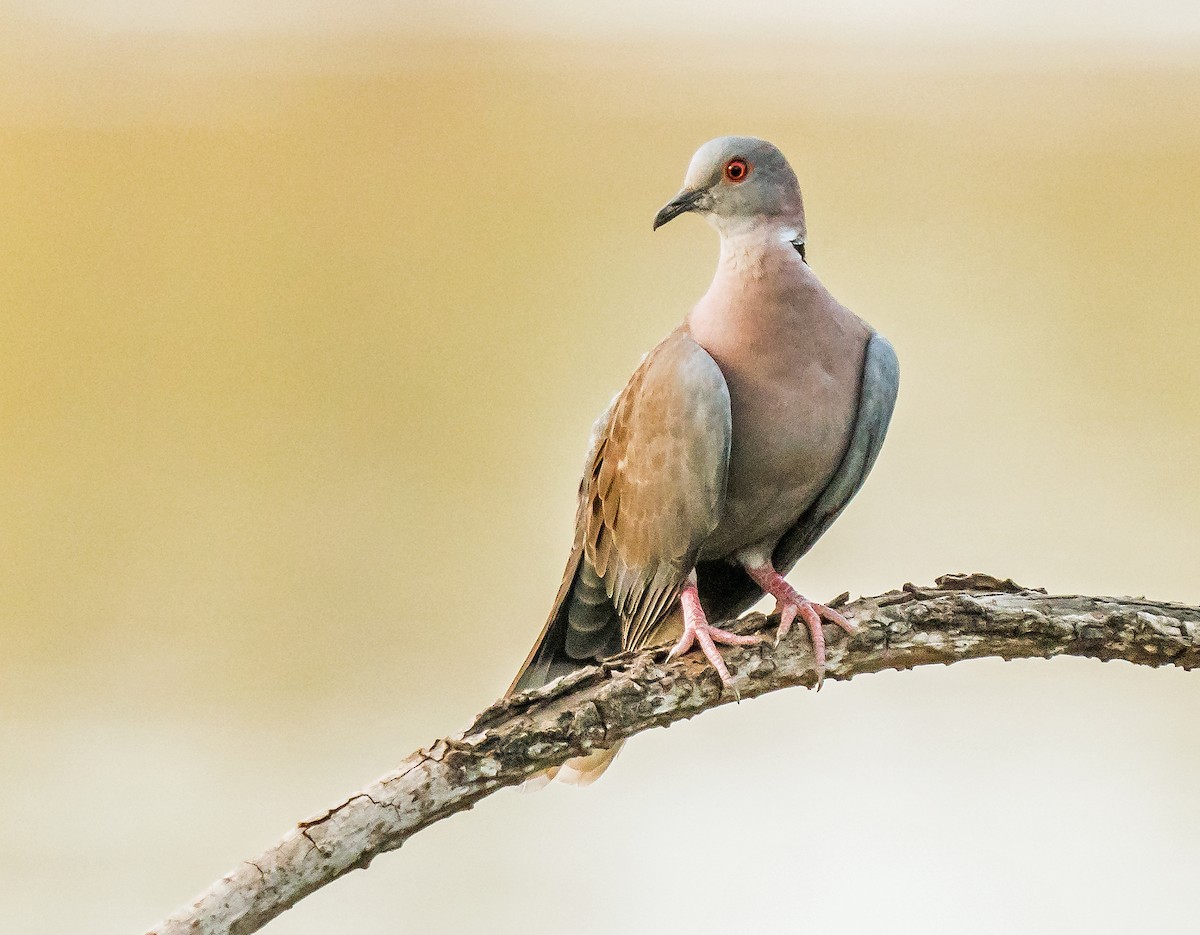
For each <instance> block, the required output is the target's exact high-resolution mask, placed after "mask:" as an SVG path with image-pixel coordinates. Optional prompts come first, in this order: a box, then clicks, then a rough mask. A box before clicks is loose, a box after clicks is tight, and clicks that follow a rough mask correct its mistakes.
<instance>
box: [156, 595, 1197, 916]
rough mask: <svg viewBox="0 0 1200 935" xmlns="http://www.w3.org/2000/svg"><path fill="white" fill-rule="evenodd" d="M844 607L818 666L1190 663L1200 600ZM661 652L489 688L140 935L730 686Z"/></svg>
mask: <svg viewBox="0 0 1200 935" xmlns="http://www.w3.org/2000/svg"><path fill="white" fill-rule="evenodd" d="M846 597H847V595H843V596H842V597H841V598H840V599H839V600H838V601H835V602H833V603H834V604H835V605H837V604H839V603H842V602H844V601H845V598H846ZM843 613H844V614H846V616H848V617H849V618H851V619H853V620H854V621H855V622H857V623H858V625H859V629H858V632H857V633H856V634H855V635H854V636H853V637H852V638H851V639H849V640H848V641H847V640H843V639H839V638H836V637H835V639H834V640H832V641H831V645H830V647H829V651H828V664H827V669H826V678H831V679H839V680H842V679H850V678H853V677H854V676H856V675H860V674H863V673H868V672H878V671H880V670H882V669H911V668H913V667H914V666H919V665H929V664H931V663H943V664H949V663H952V662H960V661H962V660H965V659H978V658H981V657H985V656H999V657H1001V658H1002V659H1022V658H1050V657H1053V656H1083V657H1087V658H1092V659H1101V660H1105V661H1107V660H1109V659H1124V660H1126V661H1128V662H1132V663H1136V664H1138V665H1148V666H1160V665H1168V664H1174V665H1177V666H1181V667H1183V668H1185V669H1191V668H1194V667H1196V666H1197V665H1200V607H1189V606H1186V605H1182V604H1170V603H1163V602H1160V601H1148V600H1144V599H1134V598H1106V597H1081V596H1066V597H1051V596H1049V595H1047V594H1046V593H1045V592H1043V591H1032V590H1028V589H1024V588H1021V587H1020V586H1018V585H1016V584H1014V583H1013V582H1012V581H1011V580H1004V581H1001V580H999V579H996V578H992V577H990V576H988V575H947V576H943V577H942V578H939V579H938V581H937V584H936V585H935V586H934V587H932V588H919V587H914V586H913V585H905V586H904V588H903V589H902V590H899V591H890V592H888V593H887V594H883V595H880V596H878V597H869V598H860V599H859V600H857V601H855V602H853V603H850V604H846V605H845V606H844V608H843ZM768 622H769V621H768V618H765V617H763V616H762V615H760V614H753V615H750V616H748V617H746V618H744V619H742V620H740V621H738V623H737V624H735V625H734V626H733V629H736V630H740V631H741V632H750V631H754V630H759V629H763V628H764V627H765V626H766V625H767V624H768ZM800 631H801V633H802V632H803V628H800ZM829 632H830V634H832V633H833V632H834V631H833V630H832V629H831V630H830V631H829ZM724 655H725V657H726V659H727V661H728V663H729V668H730V670H731V671H732V672H733V673H734V677H735V680H736V684H737V686H738V689H739V691H740V694H741V697H742V698H753V697H755V696H757V695H763V694H766V693H767V692H771V691H775V690H777V689H780V688H788V687H791V686H795V685H805V686H807V687H810V688H811V687H812V686H813V685H814V684H815V682H816V671H815V669H814V667H813V659H812V655H811V653H810V652H809V645H808V641H807V639H806V638H805V637H804V636H803V635H802V636H799V637H795V638H792V637H789V638H788V639H787V640H784V641H783V643H781V644H780V645H779V646H778V647H775V648H772V646H771V644H770V643H769V642H764V643H762V644H761V645H759V646H752V647H747V648H745V649H734V650H726V651H725V653H724ZM664 656H665V652H664V651H663V650H661V649H659V650H649V651H646V652H642V653H626V654H624V655H621V656H617V657H614V658H613V659H611V660H608V661H606V662H604V663H603V664H602V665H600V666H598V667H597V666H593V667H589V668H586V669H582V670H580V671H578V672H575V673H573V674H571V675H569V676H567V677H565V678H563V679H560V680H559V681H557V682H554V683H552V684H551V685H548V686H546V687H545V688H540V689H537V690H535V691H531V692H524V693H521V694H518V695H514V696H513V697H511V698H506V699H503V700H501V701H499V702H497V703H496V704H494V705H492V706H491V707H490V708H488V709H487V710H486V711H484V712H483V714H481V715H480V716H479V717H478V718H477V719H476V721H475V723H474V724H472V725H471V727H470V728H468V729H467V730H466V731H465V732H463V733H462V734H458V735H456V736H453V737H447V738H445V739H443V740H439V741H437V742H436V743H434V744H433V745H432V746H430V747H428V748H426V749H424V750H418V751H417V752H416V753H414V754H413V755H412V756H410V757H408V759H406V760H405V761H404V762H403V763H402V764H401V765H400V767H399V768H398V769H396V770H395V771H394V772H392V773H389V774H388V775H386V776H384V777H382V778H381V779H379V780H378V781H376V782H375V783H372V784H371V785H370V786H367V787H366V788H365V789H363V790H362V791H361V792H357V793H355V794H354V795H352V796H350V797H349V798H348V799H346V800H345V801H344V802H342V803H341V804H339V805H336V806H334V807H333V808H330V809H328V810H327V811H325V812H322V813H321V814H320V815H317V816H315V817H313V818H309V819H307V820H305V821H302V822H300V823H299V825H298V826H297V827H296V828H295V829H293V830H292V831H290V832H289V833H288V834H287V835H285V836H284V838H283V839H282V840H281V841H279V843H278V844H276V845H275V846H274V847H272V848H270V849H269V850H267V851H265V852H263V853H262V854H260V855H259V856H258V857H256V858H255V859H254V860H247V861H245V862H244V863H243V864H241V865H239V866H238V867H237V868H235V869H234V870H233V871H232V872H230V873H229V874H228V875H226V876H225V877H223V878H222V879H221V880H219V881H218V882H217V883H215V884H213V885H212V886H211V887H209V889H207V890H206V891H205V892H204V893H202V894H201V895H200V896H199V897H197V899H196V900H195V901H194V902H192V903H190V904H189V905H187V906H185V907H183V908H182V909H180V910H179V911H178V912H176V913H175V914H174V915H173V916H171V917H170V918H169V919H167V920H165V921H164V922H162V923H161V924H160V925H158V926H156V927H155V928H154V929H152V930H151V935H182V933H189V935H216V933H221V935H225V933H228V935H247V933H250V932H255V931H257V930H258V929H260V928H261V927H262V926H264V925H266V923H267V922H269V921H270V920H271V919H273V918H274V917H275V916H277V915H279V914H280V913H281V912H283V911H284V910H285V909H288V908H290V907H291V906H293V905H295V904H296V903H297V902H298V901H299V900H301V899H303V898H304V897H305V896H307V895H308V894H309V893H312V892H313V891H315V890H317V889H320V888H321V887H322V886H325V885H326V884H327V883H331V882H332V881H334V880H336V879H337V878H338V877H340V876H342V875H343V874H345V873H348V872H349V871H351V870H355V869H358V868H365V867H366V866H367V865H368V864H370V862H371V861H372V860H373V859H374V858H375V857H376V856H378V855H379V854H382V853H384V852H386V851H390V850H395V849H396V848H398V847H400V845H402V844H403V843H404V842H405V841H406V840H408V838H410V837H411V836H412V835H414V834H416V833H417V832H418V831H420V830H421V829H423V828H426V827H428V826H429V825H431V824H433V823H434V822H436V821H439V820H440V819H442V818H445V817H447V816H449V815H452V814H454V813H455V812H460V811H464V810H466V809H469V808H471V807H472V806H473V805H474V804H475V803H476V802H478V801H479V800H480V799H482V798H484V797H485V796H487V795H491V793H493V792H495V791H496V790H497V789H500V788H502V787H504V786H512V785H516V784H518V783H520V782H522V781H523V780H525V779H527V778H529V777H530V776H532V775H534V774H535V773H538V772H540V771H542V770H545V769H547V768H548V767H551V766H556V765H558V764H560V763H562V762H563V761H564V760H566V759H568V758H569V757H572V756H578V755H580V754H585V753H588V752H590V751H592V750H594V749H596V748H598V747H607V746H610V745H611V744H612V743H614V742H615V741H618V740H623V739H624V738H626V737H632V736H633V735H634V734H637V733H641V732H642V731H645V730H649V729H650V728H652V727H664V726H666V725H668V724H671V723H673V722H675V721H678V720H681V719H683V718H690V717H692V716H694V715H696V714H699V713H700V712H702V711H705V710H707V709H709V708H715V707H717V706H718V705H722V704H726V703H728V702H730V701H732V700H734V699H733V697H732V696H731V695H729V694H728V693H722V691H721V683H720V681H719V680H718V678H717V676H716V673H715V672H714V671H713V670H712V668H711V667H710V666H709V665H708V664H707V662H706V661H705V660H704V658H703V657H702V656H701V655H700V654H699V653H690V654H688V655H686V656H684V657H683V658H681V659H676V660H672V661H666V660H665V658H664Z"/></svg>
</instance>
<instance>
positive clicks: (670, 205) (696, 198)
mask: <svg viewBox="0 0 1200 935" xmlns="http://www.w3.org/2000/svg"><path fill="white" fill-rule="evenodd" d="M706 194H708V192H707V190H705V189H703V188H697V189H693V190H690V191H689V190H688V189H684V190H683V191H681V192H680V193H679V194H678V195H676V196H675V197H674V198H672V199H671V200H670V201H668V202H667V203H666V204H665V205H663V206H662V210H661V211H659V212H658V214H656V215H654V230H658V229H659V228H660V227H662V226H663V225H664V224H666V223H667V221H670V220H671V219H672V218H677V217H679V215H681V214H686V213H687V212H688V211H695V210H696V208H697V207H699V204H700V201H701V199H703V198H704V196H705V195H706Z"/></svg>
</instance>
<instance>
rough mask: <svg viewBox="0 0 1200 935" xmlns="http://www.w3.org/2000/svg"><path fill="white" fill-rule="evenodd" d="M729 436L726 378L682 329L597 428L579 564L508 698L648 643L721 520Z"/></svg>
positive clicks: (574, 558) (584, 488)
mask: <svg viewBox="0 0 1200 935" xmlns="http://www.w3.org/2000/svg"><path fill="white" fill-rule="evenodd" d="M730 436H731V417H730V407H729V391H728V388H727V387H726V385H725V378H724V377H723V376H722V374H721V371H720V369H719V368H718V367H717V365H716V363H715V362H714V361H713V359H712V358H711V357H710V356H709V355H708V353H707V352H706V351H705V350H704V349H703V348H701V347H700V345H698V344H697V343H696V342H695V341H694V340H693V339H692V338H691V336H690V335H689V334H688V333H687V332H686V331H685V330H684V329H682V328H680V329H677V330H676V331H674V332H672V333H671V334H670V335H669V336H668V337H667V338H666V339H665V340H663V341H662V343H660V344H659V345H658V346H657V347H656V348H655V349H654V350H652V351H651V352H650V353H649V354H647V355H646V356H645V358H643V360H642V363H641V365H640V366H639V367H638V369H637V370H636V371H635V372H634V374H633V376H632V377H631V378H630V380H629V383H628V384H626V386H625V389H624V390H622V391H621V393H620V395H618V396H617V398H616V399H615V400H613V403H612V405H611V406H610V407H609V409H608V412H606V413H605V415H604V416H602V417H601V418H600V420H599V421H597V423H596V426H595V430H594V435H593V442H592V450H591V452H590V454H589V457H588V462H587V464H586V466H585V469H584V474H583V481H582V483H581V484H580V491H579V506H578V510H577V512H576V530H575V543H574V546H573V548H572V550H571V557H570V559H569V560H568V562H567V567H566V570H565V572H564V575H563V581H562V585H561V586H560V588H559V592H558V597H557V598H556V600H555V602H554V607H553V609H552V610H551V613H550V618H549V619H548V620H547V622H546V626H545V627H544V628H543V630H542V634H541V636H540V638H539V640H538V642H537V644H536V645H535V646H534V648H533V651H532V652H531V653H530V654H529V657H528V658H527V659H526V662H525V665H524V666H522V668H521V671H520V673H518V675H517V678H516V680H515V681H514V682H513V686H512V688H510V689H509V691H510V692H511V691H513V690H515V689H518V688H530V687H533V686H534V685H537V684H542V683H543V682H544V681H546V680H548V679H549V678H554V677H556V676H557V675H558V674H562V671H565V670H568V669H569V668H574V667H577V666H579V665H584V664H587V663H589V662H591V661H592V659H593V658H594V657H595V656H599V655H600V654H601V653H602V652H606V651H609V650H611V649H612V648H613V644H614V642H615V639H616V638H617V637H618V636H619V647H620V648H624V649H633V648H637V647H639V646H642V645H645V640H646V639H647V637H648V636H649V635H650V634H651V633H653V632H654V629H655V626H656V625H657V624H658V623H660V622H661V621H662V620H663V618H664V617H665V616H667V615H669V614H670V613H671V611H672V609H673V607H674V605H675V598H676V597H677V596H678V594H679V591H680V589H681V588H682V586H683V584H684V582H685V581H686V579H687V575H688V573H689V572H690V571H691V569H692V567H693V565H694V564H695V560H696V554H697V552H698V550H699V548H700V545H701V543H702V542H703V541H704V539H705V537H706V536H707V535H708V534H709V533H710V532H711V531H712V530H713V529H714V528H715V526H716V524H717V522H718V520H719V519H720V517H721V513H722V511H723V509H724V501H725V478H726V471H727V468H728V464H729V443H730ZM600 582H602V583H603V591H604V595H605V596H606V597H607V602H605V606H603V607H601V606H598V604H597V603H596V602H597V599H598V598H599V597H600V595H599V593H598V585H599V584H600ZM604 613H610V614H611V617H609V618H604V617H603V616H602V615H603V614H604ZM570 649H574V650H576V652H568V650H570ZM560 670H561V671H560Z"/></svg>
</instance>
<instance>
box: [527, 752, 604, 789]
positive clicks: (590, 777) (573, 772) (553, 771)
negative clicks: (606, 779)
mask: <svg viewBox="0 0 1200 935" xmlns="http://www.w3.org/2000/svg"><path fill="white" fill-rule="evenodd" d="M623 746H625V741H624V740H621V741H618V742H617V743H615V744H613V745H612V746H611V747H609V748H608V749H606V750H593V751H592V752H591V753H589V754H587V755H586V756H575V757H571V759H569V760H567V761H566V762H565V763H563V765H562V766H554V767H551V768H550V769H548V770H546V771H545V772H543V773H538V774H537V775H535V776H533V777H531V778H530V779H526V780H525V781H524V782H523V783H521V791H522V792H536V791H537V790H538V789H544V788H545V787H546V786H548V785H549V784H550V783H551V782H553V781H554V780H555V779H557V780H558V781H559V782H565V783H566V784H567V785H568V786H579V787H580V788H582V787H584V786H590V785H591V784H592V783H594V782H595V781H596V780H597V779H599V778H600V777H601V776H602V775H603V774H604V771H605V770H606V769H608V767H609V766H610V765H612V761H613V760H615V759H616V758H617V754H618V753H620V752H621V748H622V747H623Z"/></svg>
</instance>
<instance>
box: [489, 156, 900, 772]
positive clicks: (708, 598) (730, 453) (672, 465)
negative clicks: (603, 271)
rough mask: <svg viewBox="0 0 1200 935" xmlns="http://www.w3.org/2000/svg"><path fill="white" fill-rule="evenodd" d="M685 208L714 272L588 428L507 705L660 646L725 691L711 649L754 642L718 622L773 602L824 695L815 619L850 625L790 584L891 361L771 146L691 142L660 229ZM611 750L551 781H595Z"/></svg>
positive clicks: (858, 449) (887, 409) (570, 764)
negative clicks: (560, 538) (542, 605)
mask: <svg viewBox="0 0 1200 935" xmlns="http://www.w3.org/2000/svg"><path fill="white" fill-rule="evenodd" d="M683 214H697V215H699V216H700V217H702V218H703V219H704V220H706V221H707V222H708V223H709V224H710V225H711V226H712V227H714V228H715V229H716V231H717V233H718V235H719V238H720V254H719V258H718V261H717V267H716V272H715V274H714V276H713V280H712V283H711V284H710V285H709V287H708V290H707V291H706V292H705V293H704V295H703V296H702V297H701V298H700V299H699V301H698V302H696V304H695V305H694V306H692V308H691V310H690V311H689V312H688V313H687V315H686V316H685V317H684V320H683V321H682V323H681V324H680V325H679V326H678V327H677V328H675V330H674V331H672V332H671V333H670V334H668V335H667V337H666V338H664V339H663V340H662V341H661V342H660V343H659V344H658V345H657V346H656V347H654V348H653V349H652V350H651V351H649V352H648V353H647V354H646V355H645V356H644V357H643V358H642V361H641V363H640V365H639V366H638V367H637V369H636V370H635V371H634V373H633V375H632V376H631V377H630V378H629V382H628V383H627V384H626V385H625V388H624V389H622V390H621V392H620V393H618V394H617V396H616V397H615V398H614V399H613V400H612V402H611V404H610V405H609V407H608V409H607V410H606V411H605V412H604V414H603V415H601V416H600V418H599V419H598V420H597V421H596V423H595V425H594V426H593V428H592V436H591V443H590V446H589V451H588V455H587V459H586V461H585V465H584V472H583V478H582V480H581V481H580V485H579V496H578V502H577V510H576V516H575V535H574V541H573V544H572V547H571V553H570V557H569V558H568V561H567V565H566V569H565V571H564V573H563V578H562V583H561V585H560V587H559V589H558V594H557V596H556V597H555V600H554V604H553V607H552V608H551V611H550V614H549V617H548V619H547V621H546V624H545V626H544V627H543V629H542V632H541V634H540V636H539V637H538V639H537V642H536V643H535V644H534V646H533V649H532V650H531V651H530V653H529V655H528V657H527V659H526V660H525V663H524V664H523V665H522V666H521V668H520V670H519V671H518V673H517V676H516V678H515V679H514V680H513V683H512V685H511V686H510V688H509V690H508V692H507V693H506V697H507V696H511V695H513V694H514V693H516V692H521V691H526V690H530V689H533V688H537V687H539V686H541V685H545V684H547V683H549V682H550V681H552V680H554V679H555V678H558V677H559V676H562V675H564V674H566V673H568V672H571V671H573V670H575V669H578V668H580V667H583V666H587V665H593V664H595V663H596V662H598V661H599V660H601V659H604V658H606V657H608V656H612V655H615V654H617V653H619V652H624V651H627V650H636V649H641V648H644V647H648V646H654V645H660V644H665V643H667V642H668V641H674V644H675V645H674V648H673V649H672V650H671V656H672V657H675V656H678V655H681V654H682V653H685V652H688V651H690V650H692V649H693V647H698V648H699V649H700V650H701V651H702V652H703V654H704V656H705V657H706V658H707V659H708V661H709V663H710V664H711V665H712V668H713V669H714V670H716V673H717V675H718V676H719V677H720V679H721V682H722V683H723V685H724V686H725V687H726V688H729V689H735V687H736V686H735V684H734V680H733V678H732V676H731V675H730V673H729V670H728V667H727V666H726V664H725V662H724V660H723V658H722V656H721V653H720V650H719V649H718V648H717V647H718V646H719V645H747V644H750V643H754V642H757V641H758V640H759V639H761V637H755V636H746V635H740V634H736V633H732V632H729V631H728V630H724V629H721V628H719V627H717V626H715V625H714V624H713V623H712V622H711V621H721V620H726V619H730V618H732V617H735V616H737V615H738V614H740V613H742V612H744V611H746V610H748V609H749V608H750V607H751V606H753V605H754V604H755V603H756V602H757V601H758V600H760V599H761V598H762V597H763V595H764V594H765V595H770V596H771V597H773V598H774V599H775V602H776V606H775V610H776V612H777V613H778V614H779V616H780V623H779V627H778V631H777V637H776V641H777V642H778V639H780V638H782V637H783V636H785V635H786V634H787V633H788V631H789V629H790V628H791V625H792V623H793V621H795V620H796V619H797V618H799V619H800V620H802V621H803V623H804V625H805V627H806V629H807V631H808V634H809V638H810V640H811V641H812V648H813V654H814V657H815V661H816V667H817V673H818V686H819V684H820V680H821V678H822V677H823V674H824V667H825V635H824V632H823V629H822V626H823V623H826V622H828V623H830V624H833V625H835V626H837V627H839V628H841V629H843V630H845V631H846V632H848V633H849V632H852V631H853V625H852V624H851V623H850V622H849V621H847V620H846V619H845V618H844V617H842V615H841V614H839V613H838V612H837V611H836V610H834V609H832V608H830V607H826V606H824V605H822V604H819V603H816V602H814V601H811V600H809V599H808V598H806V597H804V596H803V595H801V594H800V593H799V592H798V591H797V590H796V589H795V588H794V587H793V586H792V585H791V584H790V583H788V581H787V580H785V578H784V577H783V576H784V575H785V574H787V573H788V572H789V571H790V570H791V568H792V567H793V566H794V565H795V564H796V562H797V561H798V560H799V559H800V558H801V556H803V555H804V554H805V553H806V552H808V550H809V549H810V548H812V546H813V544H814V543H815V542H816V541H817V540H818V539H819V538H820V537H821V535H822V534H823V533H824V532H825V531H826V530H827V529H828V528H829V527H830V525H831V524H832V523H833V522H834V520H836V519H837V517H838V516H839V515H840V514H841V513H842V511H843V510H844V509H845V508H846V506H847V504H848V503H849V502H850V500H851V498H852V497H853V496H854V495H855V494H856V493H857V492H858V490H859V488H860V487H861V486H862V484H863V481H864V480H865V479H866V477H867V474H868V473H869V472H870V470H871V468H872V466H873V465H874V463H875V460H876V457H877V456H878V454H879V450H880V447H881V446H882V444H883V440H884V436H885V434H886V433H887V429H888V425H889V423H890V421H891V417H892V412H893V409H894V407H895V402H896V394H897V390H898V388H899V363H898V361H897V358H896V353H895V351H894V350H893V348H892V345H891V344H890V343H889V342H888V340H887V339H886V338H885V337H883V335H881V334H880V333H879V332H877V331H875V330H874V329H873V328H872V327H871V326H870V325H868V324H867V323H866V322H865V321H864V320H863V319H861V318H859V317H858V316H857V315H855V314H854V313H853V312H851V311H850V310H849V309H847V308H845V307H844V306H843V305H842V304H841V303H839V302H838V301H837V300H836V299H835V298H834V297H833V296H832V295H831V294H830V292H829V291H828V290H827V289H826V288H825V286H824V285H822V284H821V282H820V280H819V279H818V278H817V276H816V274H815V273H814V272H813V271H812V268H811V267H810V266H809V263H808V257H807V252H806V240H807V230H806V226H805V218H804V203H803V199H802V197H801V193H800V185H799V182H798V181H797V178H796V174H795V172H794V171H793V170H792V167H791V166H790V165H789V163H788V161H787V159H786V157H785V156H784V154H783V153H782V152H781V151H780V150H779V149H778V148H777V147H776V146H774V145H773V144H771V143H769V142H767V141H766V140H762V139H758V138H756V137H748V136H724V137H719V138H717V139H714V140H710V141H709V142H707V143H705V144H704V145H703V146H701V147H700V148H699V149H698V150H697V151H696V153H695V155H694V156H693V157H692V160H691V162H690V164H689V165H688V168H687V172H686V174H685V176H684V183H683V188H682V189H681V190H680V191H679V193H678V194H677V195H675V197H674V198H672V199H671V200H670V201H669V202H667V204H666V205H664V206H663V208H662V209H661V210H660V211H659V212H658V213H657V214H656V215H655V217H654V225H653V229H654V230H658V229H659V228H660V227H662V226H663V225H664V224H666V223H667V222H669V221H671V220H673V219H675V218H677V217H679V216H681V215H683ZM617 749H619V745H615V746H613V747H611V748H607V749H600V750H596V751H593V752H592V753H590V754H588V755H586V756H582V757H577V758H575V759H573V760H568V761H567V763H566V764H564V766H563V767H562V768H561V772H560V770H558V769H556V770H550V771H548V772H547V773H546V774H545V775H544V778H543V781H548V780H549V779H550V778H553V777H554V775H555V774H556V773H558V774H559V775H560V778H562V779H564V780H567V781H568V782H573V783H575V784H579V785H586V784H588V783H590V782H592V781H594V780H595V779H596V778H597V777H598V776H599V775H600V773H602V772H603V771H604V770H605V769H606V768H607V766H608V765H609V763H611V761H612V758H613V757H614V756H615V755H616V751H617Z"/></svg>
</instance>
